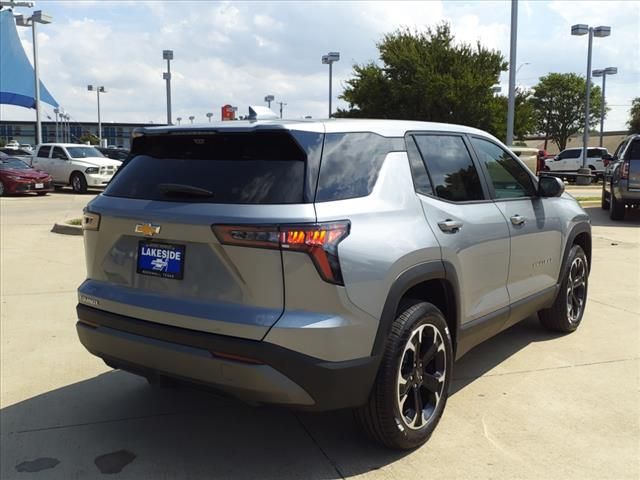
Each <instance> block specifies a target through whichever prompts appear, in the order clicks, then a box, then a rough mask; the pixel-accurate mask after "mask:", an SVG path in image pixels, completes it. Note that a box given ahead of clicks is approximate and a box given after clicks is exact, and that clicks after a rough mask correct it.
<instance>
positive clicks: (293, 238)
mask: <svg viewBox="0 0 640 480" xmlns="http://www.w3.org/2000/svg"><path fill="white" fill-rule="evenodd" d="M211 228H212V230H213V233H215V235H216V237H217V238H218V240H219V241H220V243H222V244H224V245H237V246H245V247H253V248H271V249H280V250H293V251H296V252H304V253H307V254H308V255H309V256H310V257H311V259H312V260H313V263H314V265H315V266H316V269H317V270H318V273H319V274H320V276H321V277H322V278H323V280H325V281H327V282H330V283H334V284H336V285H344V281H343V279H342V271H341V270H340V262H339V259H338V244H339V243H340V242H341V241H342V240H343V239H344V238H346V237H347V236H348V235H349V228H350V223H349V221H347V220H341V221H337V222H329V223H319V224H301V225H273V226H251V225H212V227H211Z"/></svg>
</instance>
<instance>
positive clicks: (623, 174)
mask: <svg viewBox="0 0 640 480" xmlns="http://www.w3.org/2000/svg"><path fill="white" fill-rule="evenodd" d="M620 168H621V169H622V170H621V171H620V180H627V179H628V178H629V160H625V161H624V162H622V166H621V167H620Z"/></svg>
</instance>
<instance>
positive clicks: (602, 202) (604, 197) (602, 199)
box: [600, 181, 609, 210]
mask: <svg viewBox="0 0 640 480" xmlns="http://www.w3.org/2000/svg"><path fill="white" fill-rule="evenodd" d="M600 207H601V208H602V210H609V199H608V198H607V194H606V190H605V189H604V181H603V182H602V195H601V197H600Z"/></svg>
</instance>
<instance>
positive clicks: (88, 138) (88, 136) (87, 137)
mask: <svg viewBox="0 0 640 480" xmlns="http://www.w3.org/2000/svg"><path fill="white" fill-rule="evenodd" d="M78 141H79V142H80V143H87V142H88V143H89V145H98V144H99V143H100V139H99V138H98V137H97V136H96V135H94V134H93V133H89V132H84V133H83V134H82V136H81V137H80V138H79V139H78Z"/></svg>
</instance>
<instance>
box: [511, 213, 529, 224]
mask: <svg viewBox="0 0 640 480" xmlns="http://www.w3.org/2000/svg"><path fill="white" fill-rule="evenodd" d="M526 222H527V219H526V218H524V217H522V216H520V215H514V216H513V217H511V223H513V224H514V225H524V224H525V223H526Z"/></svg>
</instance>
